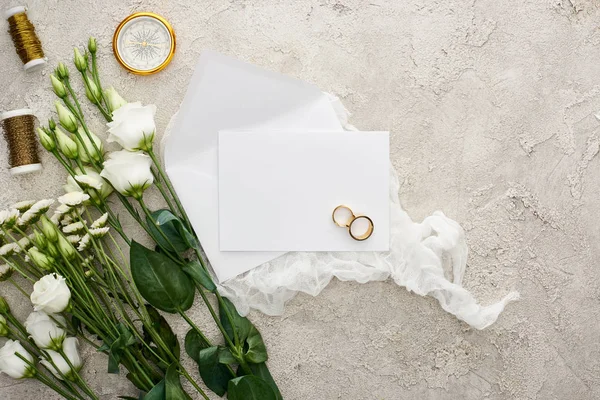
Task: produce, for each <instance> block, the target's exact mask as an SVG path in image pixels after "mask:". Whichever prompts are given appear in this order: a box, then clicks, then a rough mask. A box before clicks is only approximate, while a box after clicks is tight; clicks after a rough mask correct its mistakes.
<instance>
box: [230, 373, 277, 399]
mask: <svg viewBox="0 0 600 400" xmlns="http://www.w3.org/2000/svg"><path fill="white" fill-rule="evenodd" d="M227 399H229V400H277V395H276V394H275V392H273V389H271V386H269V384H268V383H267V382H265V381H264V380H262V379H261V378H259V377H257V376H254V375H246V376H240V377H239V378H235V379H232V380H230V381H229V384H228V386H227Z"/></svg>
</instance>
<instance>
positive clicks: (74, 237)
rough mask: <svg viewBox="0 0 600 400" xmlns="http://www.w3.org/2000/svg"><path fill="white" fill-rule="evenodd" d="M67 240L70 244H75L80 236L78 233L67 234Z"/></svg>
mask: <svg viewBox="0 0 600 400" xmlns="http://www.w3.org/2000/svg"><path fill="white" fill-rule="evenodd" d="M67 240H68V241H69V243H71V244H77V243H79V241H80V240H81V236H79V235H69V236H67Z"/></svg>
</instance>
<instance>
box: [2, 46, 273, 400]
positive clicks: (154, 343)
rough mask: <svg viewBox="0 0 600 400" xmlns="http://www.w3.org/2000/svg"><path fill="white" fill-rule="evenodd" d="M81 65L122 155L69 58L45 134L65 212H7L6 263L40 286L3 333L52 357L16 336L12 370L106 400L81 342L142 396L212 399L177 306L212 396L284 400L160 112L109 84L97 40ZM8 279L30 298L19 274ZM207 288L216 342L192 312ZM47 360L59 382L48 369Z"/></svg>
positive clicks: (78, 58) (56, 81)
mask: <svg viewBox="0 0 600 400" xmlns="http://www.w3.org/2000/svg"><path fill="white" fill-rule="evenodd" d="M74 63H75V66H76V68H77V70H78V71H79V73H80V74H81V77H82V78H83V83H84V85H85V89H86V90H85V92H86V93H85V94H86V97H87V98H88V99H89V100H90V101H91V102H92V103H93V104H94V105H95V106H96V107H97V108H98V110H99V111H100V113H101V114H102V116H103V117H104V118H105V119H106V121H107V125H108V128H109V129H108V138H107V140H106V141H107V142H108V143H113V142H114V143H118V144H119V145H120V146H121V147H122V150H119V151H114V152H111V153H109V154H105V148H104V143H103V141H102V140H101V139H100V138H99V137H98V136H97V135H95V134H94V133H92V132H91V131H90V129H89V128H88V124H87V123H86V120H85V116H84V114H83V111H82V108H81V106H80V103H79V99H78V97H77V95H76V93H75V91H74V90H73V88H72V86H71V83H70V76H69V71H68V69H67V67H66V66H65V65H64V64H63V63H59V65H58V67H57V68H56V71H55V74H53V75H51V82H52V87H53V90H54V92H55V93H56V95H57V96H58V97H59V99H60V100H59V101H56V103H55V107H56V111H57V114H58V123H56V122H55V121H54V120H53V119H50V121H49V123H48V125H47V126H43V127H40V128H39V129H38V134H39V138H40V142H41V144H42V146H43V147H44V148H45V149H46V150H47V151H49V152H50V153H52V154H53V155H54V157H55V158H56V159H57V160H58V161H59V162H60V163H61V164H62V165H63V166H64V168H65V170H66V171H67V173H68V178H67V184H66V185H65V191H66V194H65V195H64V196H61V197H60V198H58V202H59V205H58V207H56V208H55V209H54V211H53V212H50V208H51V206H52V205H53V203H54V200H52V199H49V200H41V201H38V202H29V201H25V202H21V203H18V204H15V205H14V206H13V207H11V208H10V209H7V210H4V211H2V212H0V228H1V232H2V233H3V235H2V236H3V237H4V241H5V243H6V244H4V246H2V247H1V248H0V260H2V261H3V262H4V263H5V264H6V266H5V267H2V268H4V269H5V270H7V271H10V272H12V271H16V272H17V273H18V274H20V275H21V276H23V277H24V278H25V279H27V280H29V281H30V282H32V283H34V282H35V285H34V290H33V293H32V294H31V296H29V297H30V300H31V302H32V304H33V306H34V310H35V311H34V312H33V313H32V314H31V315H30V317H29V318H28V319H27V321H26V322H25V325H24V326H23V325H21V324H20V323H19V322H18V321H16V319H15V318H14V317H13V316H12V315H11V313H10V310H9V308H8V305H6V307H0V314H1V315H3V316H4V317H6V318H5V319H6V320H7V321H8V323H10V326H9V325H8V323H4V325H1V324H0V333H2V332H3V331H2V329H3V328H2V327H5V328H6V330H7V333H8V332H12V333H14V338H16V339H19V340H21V341H22V342H27V343H28V345H31V346H33V347H35V348H36V349H43V352H40V351H37V350H36V351H35V352H34V353H35V355H38V356H39V357H41V358H42V362H41V363H40V365H41V366H40V367H37V366H36V365H35V363H34V362H33V361H32V360H33V359H32V356H31V352H32V351H33V349H32V351H29V352H28V351H27V350H25V349H23V348H21V347H19V345H18V342H8V343H7V344H6V345H5V347H4V348H3V349H2V350H0V371H3V372H6V373H7V374H9V375H11V376H14V377H17V378H20V377H28V376H31V377H38V380H40V381H42V382H43V383H45V384H47V385H49V386H51V387H53V389H55V390H57V391H59V390H60V391H61V392H60V393H61V394H62V395H63V396H65V397H67V398H96V396H95V394H94V393H93V391H92V390H91V389H90V388H89V386H88V385H86V384H85V382H84V381H83V380H82V379H81V377H80V376H79V374H78V371H79V369H80V368H81V360H80V358H79V356H78V353H77V351H76V346H77V339H76V337H78V338H80V339H82V340H83V341H85V342H86V343H88V344H89V345H91V346H94V347H95V348H96V349H97V350H98V351H100V352H103V353H105V354H106V355H107V356H108V372H110V373H118V372H119V370H120V366H123V367H125V368H126V369H127V372H128V373H127V378H128V379H129V380H130V381H131V382H132V383H133V384H134V385H135V386H136V387H137V388H139V389H140V390H141V391H142V397H141V398H144V399H189V398H190V396H189V395H188V394H187V393H186V392H185V391H184V389H183V387H182V385H181V382H180V376H181V377H183V378H184V379H186V380H187V381H189V382H190V384H191V385H192V386H193V387H194V388H195V390H196V391H197V392H198V393H199V395H200V396H202V397H203V398H205V399H208V396H207V395H206V393H205V391H204V390H203V389H202V387H201V385H200V384H198V383H197V382H196V380H195V379H194V377H193V376H192V374H191V373H190V372H189V371H187V370H186V368H185V367H184V366H183V365H182V362H181V354H180V353H181V351H180V343H179V340H178V338H177V336H176V335H175V334H174V333H173V331H172V329H171V327H170V326H169V324H168V323H167V321H166V319H165V318H164V317H163V316H162V315H161V314H160V312H161V311H162V312H166V313H170V314H178V315H180V316H181V318H183V320H185V321H186V322H187V323H188V324H189V326H190V328H191V329H190V330H189V332H188V333H187V335H186V337H185V345H184V348H185V351H186V353H187V354H188V355H189V356H190V357H191V358H192V359H193V360H195V361H196V363H197V364H198V367H199V375H200V377H201V378H202V381H203V382H204V384H205V385H206V387H208V388H209V389H210V390H212V391H213V392H214V393H216V394H217V395H219V396H224V395H225V394H226V393H227V396H228V398H229V399H233V400H236V399H244V400H252V399H257V400H258V399H260V400H278V399H282V396H281V393H280V392H279V389H278V387H277V385H276V384H275V382H274V380H273V378H272V376H271V374H270V372H269V370H268V368H267V366H266V364H265V362H266V361H267V351H266V347H265V344H264V342H263V339H262V337H261V335H260V333H259V331H258V330H257V329H256V327H255V326H254V325H253V324H252V323H251V322H250V321H249V320H248V319H247V318H245V317H241V316H240V315H239V314H238V313H237V311H236V309H235V307H234V306H233V305H232V304H231V302H229V301H228V300H227V299H225V298H223V297H221V295H220V294H219V292H218V290H217V286H216V285H215V283H214V282H213V279H212V275H211V273H210V271H209V269H208V267H207V264H206V261H205V257H204V255H203V253H202V249H201V246H200V243H199V242H198V239H197V237H196V235H195V234H194V231H193V228H192V226H191V224H190V222H189V219H188V217H187V215H186V213H185V210H184V209H183V207H182V205H181V203H180V201H179V199H178V198H177V195H176V193H175V191H174V189H173V187H172V185H171V183H170V181H169V179H168V177H167V175H166V174H165V172H164V169H163V168H162V166H161V164H160V162H159V160H158V157H157V156H156V154H155V152H154V148H153V142H154V137H155V133H156V127H155V123H154V114H155V112H156V107H155V106H154V105H147V106H143V105H142V104H141V103H139V102H137V103H128V102H126V101H125V100H124V99H123V98H122V97H121V96H119V94H118V93H117V92H116V91H115V90H114V89H112V88H110V89H107V90H103V88H102V84H101V81H100V77H99V74H98V68H97V62H96V42H95V40H94V39H93V38H91V39H90V41H89V43H88V52H86V53H85V55H82V54H81V53H80V52H79V51H78V50H77V49H76V50H75V59H74ZM154 189H156V190H158V192H159V193H160V194H161V196H162V198H163V199H164V203H165V205H166V208H164V209H160V210H154V211H153V210H150V208H149V207H148V205H147V204H146V202H145V198H144V194H145V192H146V191H147V190H154ZM113 195H114V196H115V197H116V198H118V200H119V201H120V203H121V204H122V205H123V207H124V208H125V210H127V211H128V212H129V214H130V215H131V217H132V218H133V220H134V221H135V223H137V224H138V225H139V226H140V227H142V228H143V230H144V231H145V232H146V233H147V234H148V235H149V236H150V238H152V240H153V241H154V242H155V244H156V247H155V249H149V248H147V247H145V246H143V245H141V244H140V243H138V241H136V240H135V239H133V238H131V237H130V235H129V233H128V232H126V231H125V229H124V228H123V224H122V223H121V219H120V218H119V216H118V214H117V212H116V211H115V209H114V207H113V206H112V205H111V203H110V198H111V197H112V196H113ZM114 234H116V235H118V237H117V236H115V235H114ZM124 245H126V246H127V247H128V249H127V250H129V258H127V257H126V256H125V254H126V253H127V251H123V248H122V246H124ZM127 265H128V266H129V268H127V267H126V266H127ZM8 281H9V282H11V283H13V284H15V285H16V286H18V287H19V289H20V290H22V292H23V293H24V294H27V292H26V291H25V290H23V289H22V288H21V287H20V286H19V285H18V283H17V281H15V280H13V279H12V278H11V279H8ZM196 294H198V295H199V297H200V298H201V299H202V302H203V303H204V304H205V306H206V307H207V309H208V311H209V313H210V315H211V316H212V318H213V319H214V322H215V324H216V327H217V328H218V329H219V331H220V332H221V334H222V336H223V343H222V344H217V343H213V342H211V341H210V340H209V339H208V338H207V336H206V335H205V333H204V332H203V331H202V330H201V329H200V328H199V327H198V326H197V325H196V324H195V323H194V321H192V319H191V318H190V317H189V316H188V315H187V313H186V312H187V310H189V309H190V307H192V305H193V303H194V298H195V295H196ZM211 296H214V299H215V301H216V303H217V304H218V310H217V309H215V307H214V306H213V303H212V302H211V299H210V298H209V297H211ZM4 304H6V302H4ZM0 305H1V304H0ZM0 322H1V320H0ZM9 328H10V329H9ZM4 353H6V354H7V356H6V357H7V360H12V361H14V360H15V355H17V356H18V357H17V358H16V359H19V360H20V361H21V362H20V363H11V366H10V367H9V366H6V365H7V362H8V361H7V362H5V363H3V360H4V358H3V354H4ZM42 367H44V368H45V369H47V370H48V371H50V372H51V373H52V375H54V376H57V377H58V378H59V379H58V382H57V381H55V380H52V379H51V378H50V376H47V375H45V374H43V373H42V371H41V369H42ZM67 367H68V368H67ZM60 382H64V383H68V385H66V386H65V385H62V386H61V384H60ZM69 396H70V397H69Z"/></svg>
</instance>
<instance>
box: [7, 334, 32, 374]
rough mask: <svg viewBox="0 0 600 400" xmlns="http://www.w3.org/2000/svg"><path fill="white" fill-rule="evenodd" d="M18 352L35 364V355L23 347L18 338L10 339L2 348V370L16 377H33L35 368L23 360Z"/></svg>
mask: <svg viewBox="0 0 600 400" xmlns="http://www.w3.org/2000/svg"><path fill="white" fill-rule="evenodd" d="M16 353H19V355H20V356H21V357H23V358H25V359H26V360H27V361H29V362H30V363H31V364H33V356H32V355H31V354H29V353H28V352H27V350H25V348H23V346H22V345H21V343H20V342H19V341H18V340H8V341H7V342H6V343H5V344H4V347H2V348H1V349H0V372H4V373H5V374H6V375H8V376H10V377H11V378H14V379H21V378H31V377H32V376H33V375H34V374H35V370H34V369H33V368H32V367H31V366H29V365H28V364H27V363H26V362H25V361H23V360H21V359H20V358H19V357H18V356H17V355H16Z"/></svg>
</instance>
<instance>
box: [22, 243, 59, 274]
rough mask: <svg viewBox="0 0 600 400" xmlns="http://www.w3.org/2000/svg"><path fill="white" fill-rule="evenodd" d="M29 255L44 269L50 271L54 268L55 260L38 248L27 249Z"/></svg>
mask: <svg viewBox="0 0 600 400" xmlns="http://www.w3.org/2000/svg"><path fill="white" fill-rule="evenodd" d="M27 255H28V256H29V258H31V260H32V261H33V262H34V263H35V265H37V266H38V267H40V268H41V269H43V270H46V271H50V270H51V269H52V263H53V260H52V259H51V258H50V257H48V256H47V255H45V254H44V253H42V252H41V251H39V250H38V249H37V248H35V247H32V248H31V249H29V250H28V251H27Z"/></svg>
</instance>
